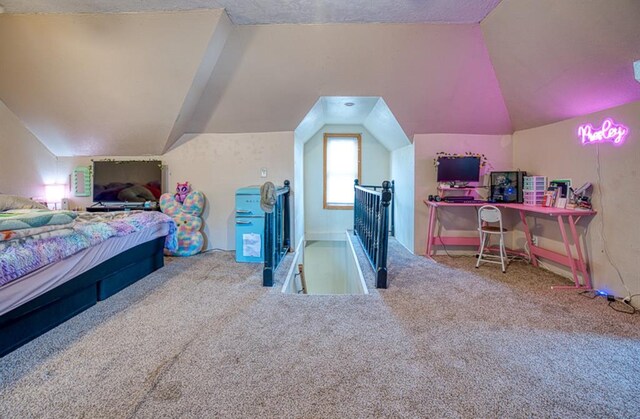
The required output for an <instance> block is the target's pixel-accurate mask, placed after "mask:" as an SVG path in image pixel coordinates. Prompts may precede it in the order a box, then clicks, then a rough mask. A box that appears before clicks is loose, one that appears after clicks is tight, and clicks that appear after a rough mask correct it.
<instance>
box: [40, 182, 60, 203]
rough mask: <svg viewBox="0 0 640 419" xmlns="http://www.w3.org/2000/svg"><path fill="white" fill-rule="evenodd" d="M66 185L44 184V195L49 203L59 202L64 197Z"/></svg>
mask: <svg viewBox="0 0 640 419" xmlns="http://www.w3.org/2000/svg"><path fill="white" fill-rule="evenodd" d="M64 186H65V185H61V184H57V183H55V184H53V185H44V196H45V199H46V200H47V203H48V204H58V203H60V202H62V198H64Z"/></svg>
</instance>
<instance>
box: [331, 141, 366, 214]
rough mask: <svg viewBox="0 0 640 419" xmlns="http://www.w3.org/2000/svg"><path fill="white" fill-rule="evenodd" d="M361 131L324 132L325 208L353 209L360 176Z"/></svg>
mask: <svg viewBox="0 0 640 419" xmlns="http://www.w3.org/2000/svg"><path fill="white" fill-rule="evenodd" d="M360 143H361V136H360V134H328V133H325V134H324V208H325V209H353V195H354V193H353V181H354V179H360V155H361V153H360Z"/></svg>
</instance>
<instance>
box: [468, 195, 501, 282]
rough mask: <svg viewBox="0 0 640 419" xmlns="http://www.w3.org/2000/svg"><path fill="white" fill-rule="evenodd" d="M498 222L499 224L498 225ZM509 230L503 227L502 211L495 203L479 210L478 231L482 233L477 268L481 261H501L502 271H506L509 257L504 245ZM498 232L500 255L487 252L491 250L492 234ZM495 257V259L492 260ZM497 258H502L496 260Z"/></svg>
mask: <svg viewBox="0 0 640 419" xmlns="http://www.w3.org/2000/svg"><path fill="white" fill-rule="evenodd" d="M496 224H497V225H496ZM505 231H507V230H506V229H505V228H503V227H502V213H501V212H500V210H499V209H498V208H497V207H494V206H493V205H483V206H481V207H480V209H479V210H478V232H479V233H480V254H479V255H478V261H477V262H476V268H479V267H480V262H488V263H499V264H500V265H501V266H502V273H505V272H506V264H505V260H507V261H508V259H507V250H506V249H505V247H504V232H505ZM494 234H497V235H499V236H500V246H499V250H500V255H494V254H489V253H487V254H485V251H488V250H489V246H488V244H489V237H490V235H494ZM492 259H494V260H492ZM495 259H500V260H499V261H498V260H495Z"/></svg>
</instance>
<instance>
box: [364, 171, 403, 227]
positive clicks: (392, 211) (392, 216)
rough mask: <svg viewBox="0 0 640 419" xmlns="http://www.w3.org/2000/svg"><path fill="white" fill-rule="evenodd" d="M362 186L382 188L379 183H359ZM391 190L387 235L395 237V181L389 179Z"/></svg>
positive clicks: (375, 188) (374, 188)
mask: <svg viewBox="0 0 640 419" xmlns="http://www.w3.org/2000/svg"><path fill="white" fill-rule="evenodd" d="M360 186H361V187H363V188H368V189H373V190H374V191H377V190H378V189H382V186H380V185H360ZM389 189H390V190H391V204H390V208H391V218H390V219H389V235H390V236H393V237H395V236H396V181H395V180H392V181H391V186H390V187H389Z"/></svg>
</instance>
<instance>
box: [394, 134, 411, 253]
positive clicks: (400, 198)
mask: <svg viewBox="0 0 640 419" xmlns="http://www.w3.org/2000/svg"><path fill="white" fill-rule="evenodd" d="M414 159H415V149H414V145H413V144H410V145H408V146H405V147H402V148H399V149H396V150H393V151H392V152H391V179H393V180H394V181H395V195H394V200H395V202H394V205H395V234H396V235H395V237H396V240H398V242H400V243H401V244H402V245H403V246H404V247H406V248H407V249H409V250H410V251H411V252H413V249H414V230H413V229H414V201H415V200H414V192H415V191H414V187H415V186H414V185H415V166H414V164H415V160H414Z"/></svg>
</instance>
